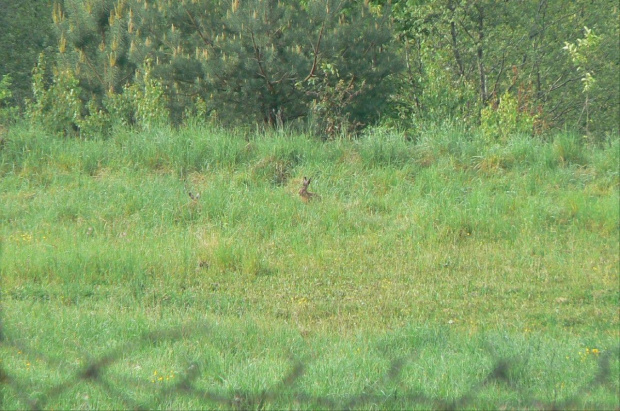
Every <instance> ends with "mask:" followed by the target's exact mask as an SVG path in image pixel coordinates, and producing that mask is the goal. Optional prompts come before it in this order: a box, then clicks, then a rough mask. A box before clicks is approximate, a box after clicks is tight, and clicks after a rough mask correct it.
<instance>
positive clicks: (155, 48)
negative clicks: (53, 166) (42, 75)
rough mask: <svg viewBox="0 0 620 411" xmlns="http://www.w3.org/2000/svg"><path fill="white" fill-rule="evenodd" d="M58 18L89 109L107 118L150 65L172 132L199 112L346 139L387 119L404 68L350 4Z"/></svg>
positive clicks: (121, 3)
mask: <svg viewBox="0 0 620 411" xmlns="http://www.w3.org/2000/svg"><path fill="white" fill-rule="evenodd" d="M53 16H54V23H55V25H56V28H57V30H58V38H59V48H58V59H57V67H58V68H59V70H60V71H62V70H64V69H68V70H72V71H73V73H74V74H75V76H76V78H78V79H79V86H80V98H81V99H82V101H83V102H84V104H85V105H86V104H87V102H89V101H96V102H97V104H98V105H100V106H103V107H104V108H105V98H106V97H107V98H108V99H109V98H112V97H111V96H113V95H114V94H118V93H123V92H124V90H125V85H126V84H127V83H129V82H133V81H135V76H134V75H135V73H136V70H137V69H139V68H143V67H144V65H145V64H146V62H147V61H149V62H150V63H149V64H150V65H152V70H151V69H150V70H151V71H152V75H153V76H154V77H156V78H158V79H159V80H160V81H161V82H162V84H163V88H164V90H165V93H166V99H167V102H168V104H169V106H168V108H169V110H170V114H171V116H172V118H173V120H175V121H176V122H179V121H181V120H182V118H183V115H184V114H185V113H187V112H188V111H189V112H191V111H193V112H196V110H195V109H194V110H193V109H192V107H196V106H200V107H202V111H203V112H204V114H206V115H208V116H210V117H211V118H216V119H217V120H218V121H220V122H222V123H224V124H231V125H240V124H247V123H264V124H268V125H270V126H277V125H283V124H284V123H288V122H291V121H294V120H298V119H307V118H310V117H311V114H313V113H314V114H317V115H320V116H321V122H319V123H318V124H319V126H320V127H319V128H320V130H319V131H321V132H323V133H326V134H334V133H336V132H338V131H342V130H341V127H342V126H343V125H346V126H347V127H348V128H349V131H350V130H353V129H356V128H359V127H363V126H365V125H367V124H369V123H371V122H373V121H375V120H377V119H378V118H379V115H380V113H381V112H382V108H383V106H384V105H385V104H386V102H387V99H388V97H389V95H390V85H391V83H390V82H388V81H386V80H387V79H388V78H389V76H390V75H392V74H393V73H395V72H397V71H398V68H399V60H398V59H397V58H396V56H395V54H394V52H393V50H392V49H391V46H390V44H391V42H392V39H393V36H392V33H391V31H390V23H389V19H388V18H387V17H385V16H380V15H378V14H377V13H372V12H371V10H370V9H369V8H368V7H367V6H366V5H363V4H356V3H355V2H352V1H347V0H308V1H293V2H281V1H277V0H253V1H243V2H242V1H232V2H222V1H214V0H202V1H164V0H161V1H148V0H103V1H101V0H84V1H81V0H80V1H78V0H65V1H64V3H63V4H62V5H61V4H59V3H58V4H56V5H55V7H54V13H53ZM326 108H335V109H334V110H326Z"/></svg>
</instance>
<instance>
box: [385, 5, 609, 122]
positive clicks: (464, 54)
mask: <svg viewBox="0 0 620 411" xmlns="http://www.w3.org/2000/svg"><path fill="white" fill-rule="evenodd" d="M393 3H394V7H393V10H394V16H395V19H396V21H397V30H396V31H397V35H398V38H399V39H400V40H401V41H402V44H403V45H404V47H403V49H404V53H405V56H406V60H407V70H406V71H405V73H406V75H405V76H403V78H402V79H401V87H400V91H401V92H400V94H399V102H400V113H401V116H403V117H413V118H416V119H421V120H425V121H426V120H438V119H443V118H445V117H446V116H448V117H457V118H460V119H465V120H467V119H469V120H470V122H471V123H477V122H479V121H480V114H481V112H482V110H483V109H485V108H486V107H488V108H489V109H491V110H495V109H498V108H499V106H500V104H501V100H502V97H503V96H505V95H511V96H512V97H513V98H515V99H516V102H517V104H516V106H515V107H516V110H517V111H518V112H519V113H521V114H523V115H525V116H530V117H535V118H536V121H535V122H534V123H533V129H532V131H533V132H540V131H543V130H544V129H546V128H549V127H565V126H569V127H573V126H575V125H578V126H582V127H584V126H585V123H584V120H583V116H581V112H582V109H583V93H582V90H581V88H580V83H581V81H580V74H579V73H577V72H576V70H575V67H574V65H573V64H572V62H571V60H570V59H569V58H568V56H567V53H566V52H565V50H563V47H564V45H565V42H569V43H574V42H575V41H576V40H577V39H578V38H582V37H583V33H582V31H583V27H584V26H587V27H590V28H593V30H594V31H595V32H596V33H597V35H599V36H600V38H601V46H600V47H599V48H597V49H596V50H591V52H590V57H589V65H590V68H591V70H592V73H596V78H597V82H596V86H593V87H592V89H591V90H590V91H589V96H588V108H589V117H590V122H589V123H588V124H589V127H590V131H594V129H595V128H596V129H597V132H599V133H604V132H607V131H611V130H617V106H618V98H619V93H618V81H617V73H618V70H619V69H620V67H618V66H619V65H620V61H619V56H618V48H619V47H618V35H619V33H618V4H617V2H615V1H611V0H595V1H585V0H578V1H573V2H565V1H560V0H523V1H512V2H495V1H490V0H476V1H466V0H394V2H393ZM599 80H600V82H602V83H604V86H603V87H599ZM408 90H410V91H411V93H407V91H408ZM507 93H508V94H507ZM504 101H506V102H508V101H510V98H504ZM510 104H512V103H510ZM489 109H487V111H486V112H487V114H488V110H489ZM580 118H581V120H580V121H578V119H580ZM595 118H596V120H595Z"/></svg>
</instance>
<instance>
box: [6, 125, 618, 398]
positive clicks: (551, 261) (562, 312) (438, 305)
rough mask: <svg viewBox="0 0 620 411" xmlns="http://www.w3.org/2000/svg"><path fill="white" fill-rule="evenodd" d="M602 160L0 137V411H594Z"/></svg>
mask: <svg viewBox="0 0 620 411" xmlns="http://www.w3.org/2000/svg"><path fill="white" fill-rule="evenodd" d="M619 141H620V140H619V139H618V138H617V137H614V138H610V139H609V141H607V142H605V143H601V144H599V145H597V146H593V145H586V144H584V143H583V141H582V139H581V138H580V137H579V136H575V135H572V134H570V133H564V134H558V135H556V136H554V137H549V139H548V140H542V139H540V138H537V139H535V138H531V137H527V136H514V137H513V138H511V139H509V141H508V142H506V143H502V144H501V145H500V144H496V145H489V144H488V143H485V142H484V140H483V139H481V138H478V137H477V136H476V135H469V134H468V133H466V132H462V131H459V130H458V129H454V128H449V127H446V128H444V129H435V130H428V131H425V132H421V133H420V134H419V135H417V136H415V138H413V139H411V138H410V139H405V138H404V137H403V136H402V135H401V134H399V133H396V132H388V131H385V130H382V129H378V130H374V131H371V132H369V133H368V134H367V135H366V136H364V137H361V138H359V139H357V140H347V139H342V140H335V141H328V142H321V141H318V140H316V139H313V138H312V136H304V135H298V134H293V133H287V132H273V133H268V134H265V133H258V132H257V133H252V132H231V131H225V130H220V129H217V128H210V127H200V126H188V127H185V128H182V129H178V130H175V129H168V128H164V127H162V128H156V129H153V130H151V131H148V132H147V131H144V132H138V131H131V130H122V129H121V130H117V131H115V132H114V133H113V137H111V138H109V139H106V140H86V141H82V140H77V139H66V138H58V137H50V136H48V135H46V134H45V133H43V132H41V131H40V130H37V129H36V128H32V127H28V126H16V127H13V128H12V129H11V130H10V131H9V132H8V134H7V136H6V137H5V143H4V145H3V146H2V149H1V151H0V176H1V178H0V204H1V207H0V221H1V222H2V224H1V225H0V240H1V254H0V259H1V260H0V273H1V276H2V277H1V283H0V284H1V287H2V288H1V289H2V321H3V324H2V326H3V330H2V331H3V341H2V343H1V344H0V350H1V351H2V353H1V354H0V358H1V359H0V361H1V362H0V370H1V371H2V373H1V374H2V375H1V377H2V378H1V379H2V381H3V385H2V386H1V387H0V395H1V396H0V401H1V402H0V405H1V408H3V409H19V408H46V409H48V408H49V409H67V408H72V409H77V408H80V409H93V408H97V409H100V408H166V409H179V408H183V409H195V408H214V407H215V408H240V409H241V408H243V409H245V408H251V409H256V408H266V409H282V408H296V409H315V408H317V407H321V408H416V407H418V408H421V409H424V408H429V407H432V408H450V407H455V408H460V407H467V408H498V407H506V408H548V407H557V408H563V407H568V408H601V407H602V408H616V409H617V408H619V407H620V397H619V395H618V392H619V391H620V382H619V374H618V369H619V367H620V365H619V364H620V363H619V356H620V341H619V339H620V332H619V329H620V320H619V311H618V310H619V296H620V292H619V280H620V278H619V271H618V270H619V263H620V262H619V253H620V251H619V221H620V217H619V213H620V209H619V188H620V176H619V164H620V143H619ZM304 176H308V177H311V178H312V183H311V185H310V191H312V192H314V193H316V194H317V196H319V198H317V199H316V200H314V201H311V202H309V203H304V202H303V201H301V199H300V197H299V195H298V194H297V192H298V190H299V189H300V188H301V181H302V178H303V177H304ZM188 192H192V193H199V194H200V198H199V199H198V200H192V199H191V198H190V197H189V196H188ZM93 364H96V365H97V367H96V371H93V369H92V366H93ZM287 376H288V377H287ZM188 387H190V388H188Z"/></svg>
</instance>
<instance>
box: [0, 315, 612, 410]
mask: <svg viewBox="0 0 620 411" xmlns="http://www.w3.org/2000/svg"><path fill="white" fill-rule="evenodd" d="M208 332H209V327H208V326H203V327H200V328H193V329H192V330H191V331H188V328H186V327H183V328H174V329H166V330H160V331H155V332H147V333H144V334H143V335H141V336H139V337H137V338H136V339H134V340H133V341H131V342H128V343H125V344H121V345H120V346H118V347H117V348H115V349H113V350H111V351H109V352H108V353H106V354H103V355H101V356H99V357H96V358H94V359H92V360H91V361H89V362H88V363H86V364H85V365H84V366H83V367H82V368H81V369H80V370H79V371H77V372H73V373H72V374H71V373H69V374H68V375H66V379H65V380H64V381H63V382H61V383H59V384H57V385H53V386H51V387H49V388H47V389H45V390H43V391H41V390H40V389H39V391H37V392H36V393H34V392H33V387H32V386H31V383H29V382H28V381H25V380H20V379H19V378H17V377H16V376H14V375H13V374H12V373H11V371H10V370H8V369H6V365H5V363H4V362H0V390H2V391H5V392H4V393H1V392H0V394H1V395H0V409H6V404H3V403H2V401H3V400H4V399H5V397H6V396H7V394H8V392H7V390H10V391H12V392H13V393H14V395H15V396H16V397H17V398H18V400H19V402H20V403H21V405H22V407H23V408H27V409H33V410H38V409H48V408H51V407H52V403H53V401H54V400H57V399H59V398H60V397H61V396H62V395H64V394H66V393H67V392H68V391H69V390H71V389H72V388H73V387H75V386H76V385H78V384H82V383H86V384H91V385H95V386H98V387H99V388H100V389H101V390H102V391H103V392H105V393H106V394H107V395H109V396H110V398H115V399H116V400H117V401H120V403H122V404H123V406H124V408H126V409H137V410H145V409H154V408H161V404H162V402H163V401H164V400H166V399H167V400H169V399H170V398H175V397H179V396H181V397H189V398H194V399H196V400H199V401H200V403H201V404H204V407H205V408H214V407H215V408H225V409H236V410H242V409H263V408H278V407H281V406H282V405H281V404H288V407H289V408H291V407H292V408H320V409H345V410H348V409H359V408H368V407H373V408H376V407H379V408H384V409H385V408H395V407H397V408H430V409H442V410H454V409H464V408H477V407H478V406H480V404H481V401H482V402H485V400H483V399H481V397H480V393H481V391H482V390H483V389H484V388H485V387H488V386H490V385H493V384H500V385H502V386H503V387H505V388H506V389H509V390H513V391H514V393H515V394H516V397H517V398H518V400H515V401H514V402H507V403H505V404H503V405H501V407H502V408H504V409H514V408H521V409H522V408H528V409H552V410H560V409H578V408H581V407H582V404H583V399H584V398H586V397H587V396H589V395H591V394H592V393H594V392H595V391H598V390H601V389H602V390H605V391H606V392H609V393H612V395H614V393H615V390H616V384H617V381H618V379H619V378H620V376H619V370H618V369H612V366H611V361H612V359H614V358H620V345H619V346H618V347H615V348H614V349H612V350H607V351H604V352H602V353H601V354H600V355H599V358H598V366H597V371H596V373H595V374H594V375H592V378H591V379H589V380H587V381H584V382H583V384H582V385H581V386H580V387H579V388H578V389H577V390H576V391H575V392H574V393H573V395H571V396H570V397H568V398H565V399H563V400H558V401H556V400H554V401H549V400H542V399H538V398H532V397H528V396H527V394H524V393H523V392H521V391H520V389H519V388H518V387H517V386H516V385H515V384H514V383H513V382H512V380H511V378H510V375H511V370H512V369H513V367H517V366H519V365H520V364H522V363H521V362H519V360H518V359H514V358H512V359H507V358H496V359H495V360H494V366H493V367H492V369H491V371H490V372H488V374H487V375H486V376H485V377H484V378H482V379H480V381H477V382H473V383H472V385H471V388H470V389H469V390H468V391H467V392H466V393H464V394H462V395H461V396H460V397H458V398H455V399H452V400H446V399H445V398H442V397H440V396H437V395H432V394H429V393H424V392H419V391H416V390H413V389H406V388H404V387H403V386H402V384H399V383H400V382H401V380H402V376H403V368H404V366H405V365H406V364H407V363H408V362H411V361H413V362H415V359H414V358H398V359H395V360H393V361H392V362H391V365H390V367H389V369H388V370H387V371H386V372H385V374H384V375H383V376H382V378H380V380H379V381H376V382H374V383H373V384H370V385H368V386H367V387H365V389H363V390H362V392H361V393H352V394H350V395H344V396H338V397H334V396H320V395H313V394H309V393H307V392H304V391H303V390H300V389H298V388H297V383H298V382H299V380H300V378H301V377H302V376H303V375H304V373H305V371H306V369H307V364H308V363H307V362H305V361H304V360H303V359H298V358H297V359H296V358H291V359H290V363H289V371H288V372H287V373H286V374H285V375H283V376H282V378H281V379H280V380H279V381H278V382H277V383H276V384H274V385H273V386H272V387H270V388H267V389H265V390H263V391H261V392H250V391H243V390H236V391H232V392H222V390H205V389H203V388H200V387H198V386H197V384H196V382H197V380H198V379H199V378H200V377H201V375H202V374H201V370H200V367H199V365H198V364H196V363H190V364H188V365H187V367H185V371H184V372H183V373H182V374H181V375H180V378H178V379H177V380H176V382H175V383H174V384H169V385H167V386H162V387H161V388H153V387H149V390H151V395H150V398H149V399H147V400H141V399H138V398H136V397H135V396H132V395H131V394H130V393H129V392H131V390H127V389H126V388H127V387H132V388H140V387H145V382H144V381H143V380H139V379H132V378H127V377H122V376H120V375H118V374H113V373H110V372H109V371H110V367H111V366H112V365H114V364H115V363H117V362H119V360H120V359H121V358H122V356H123V355H126V354H127V353H131V351H132V350H136V349H137V348H138V347H139V346H140V345H142V344H144V343H145V342H150V343H157V342H162V341H174V340H180V339H182V338H188V337H191V336H196V335H197V334H199V333H202V334H207V335H208ZM0 345H1V346H4V348H11V347H12V348H14V349H18V350H19V351H21V352H24V353H26V354H30V355H36V356H37V357H38V358H44V356H43V355H42V354H41V353H39V352H37V351H36V350H35V349H33V348H31V347H29V346H27V345H24V344H23V343H20V342H19V341H17V340H14V339H11V338H9V337H8V336H7V335H6V334H5V332H4V330H3V328H2V322H1V319H0ZM44 361H45V362H46V364H48V365H49V366H51V367H55V368H56V369H60V368H62V364H60V362H59V361H57V360H53V359H49V358H48V359H46V358H44ZM112 380H114V383H113V382H112ZM119 381H120V382H121V386H122V387H123V388H119V387H118V386H119ZM395 386H397V387H398V388H394V387H395ZM390 387H391V388H390ZM615 395H616V398H618V393H615ZM487 402H488V400H487ZM485 403H486V402H485ZM593 407H594V408H597V407H596V405H595V404H593ZM607 408H609V407H608V405H607ZM614 408H615V409H616V410H620V403H618V404H616V405H615V407H614Z"/></svg>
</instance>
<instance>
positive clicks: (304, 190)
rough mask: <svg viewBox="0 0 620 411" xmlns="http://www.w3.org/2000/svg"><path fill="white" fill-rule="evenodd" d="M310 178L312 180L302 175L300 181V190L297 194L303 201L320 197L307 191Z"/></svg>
mask: <svg viewBox="0 0 620 411" xmlns="http://www.w3.org/2000/svg"><path fill="white" fill-rule="evenodd" d="M310 180H312V179H311V178H308V177H304V181H303V183H301V184H302V187H301V190H299V196H300V197H301V199H302V200H303V201H304V203H307V202H308V201H310V200H315V199H319V198H320V197H319V196H318V195H316V194H315V193H311V192H310V191H308V186H309V185H310Z"/></svg>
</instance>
